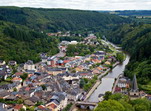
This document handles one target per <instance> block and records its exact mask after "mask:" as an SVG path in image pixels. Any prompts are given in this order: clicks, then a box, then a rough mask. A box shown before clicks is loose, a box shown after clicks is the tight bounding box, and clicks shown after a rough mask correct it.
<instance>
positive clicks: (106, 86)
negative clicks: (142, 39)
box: [88, 54, 130, 102]
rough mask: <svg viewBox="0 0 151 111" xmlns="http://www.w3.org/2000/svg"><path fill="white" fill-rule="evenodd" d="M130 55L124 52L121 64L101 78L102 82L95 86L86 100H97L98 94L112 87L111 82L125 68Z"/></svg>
mask: <svg viewBox="0 0 151 111" xmlns="http://www.w3.org/2000/svg"><path fill="white" fill-rule="evenodd" d="M129 59H130V56H129V55H128V54H126V59H125V61H123V63H122V64H119V65H117V66H116V67H115V68H113V69H112V71H111V72H109V73H108V75H107V76H105V77H103V78H102V83H101V84H100V85H99V86H98V87H97V89H96V90H95V91H94V92H93V94H92V95H91V96H90V98H89V99H88V101H90V102H99V100H98V96H99V94H105V92H106V91H111V90H112V87H113V83H114V80H115V78H117V77H118V76H119V75H120V74H122V73H123V71H124V70H125V66H126V65H127V64H128V62H129Z"/></svg>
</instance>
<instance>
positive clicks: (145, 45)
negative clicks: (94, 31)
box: [108, 24, 151, 93]
mask: <svg viewBox="0 0 151 111" xmlns="http://www.w3.org/2000/svg"><path fill="white" fill-rule="evenodd" d="M110 34H111V35H110V36H109V35H108V38H109V40H110V41H112V42H114V43H117V44H121V45H122V47H123V49H124V50H126V51H128V52H129V53H130V54H131V61H130V63H129V64H128V66H127V69H126V71H125V74H126V75H127V76H129V77H131V78H132V77H133V75H134V74H136V75H137V78H138V82H139V83H140V84H141V85H140V88H142V89H144V90H146V91H147V92H149V93H151V82H150V80H151V51H150V49H151V24H126V25H122V26H120V27H118V28H115V29H114V30H113V32H112V33H110Z"/></svg>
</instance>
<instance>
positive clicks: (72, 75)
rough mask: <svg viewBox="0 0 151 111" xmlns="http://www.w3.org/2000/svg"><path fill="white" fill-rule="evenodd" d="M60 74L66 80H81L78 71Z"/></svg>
mask: <svg viewBox="0 0 151 111" xmlns="http://www.w3.org/2000/svg"><path fill="white" fill-rule="evenodd" d="M58 76H60V77H62V78H63V79H64V80H65V81H73V80H79V76H78V74H76V73H69V72H65V73H62V74H58Z"/></svg>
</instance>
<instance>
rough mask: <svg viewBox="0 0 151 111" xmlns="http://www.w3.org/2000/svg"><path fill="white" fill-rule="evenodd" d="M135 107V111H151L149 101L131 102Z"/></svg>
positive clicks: (138, 100) (137, 100)
mask: <svg viewBox="0 0 151 111" xmlns="http://www.w3.org/2000/svg"><path fill="white" fill-rule="evenodd" d="M130 103H131V104H132V105H133V107H134V109H135V111H150V110H151V102H150V101H149V100H147V99H136V100H132V101H130Z"/></svg>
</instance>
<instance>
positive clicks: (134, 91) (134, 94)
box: [129, 75, 140, 99]
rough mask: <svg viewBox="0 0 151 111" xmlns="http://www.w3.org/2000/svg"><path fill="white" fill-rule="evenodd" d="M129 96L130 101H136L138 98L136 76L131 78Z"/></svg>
mask: <svg viewBox="0 0 151 111" xmlns="http://www.w3.org/2000/svg"><path fill="white" fill-rule="evenodd" d="M129 95H130V97H131V99H136V98H139V97H140V93H139V89H138V85H137V79H136V75H134V77H133V81H132V85H131V90H130V92H129Z"/></svg>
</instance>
